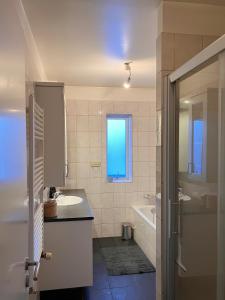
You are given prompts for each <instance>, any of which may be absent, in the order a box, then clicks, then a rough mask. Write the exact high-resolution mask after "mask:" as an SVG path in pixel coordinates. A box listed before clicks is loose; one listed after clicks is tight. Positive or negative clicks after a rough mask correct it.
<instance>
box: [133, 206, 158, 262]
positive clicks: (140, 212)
mask: <svg viewBox="0 0 225 300" xmlns="http://www.w3.org/2000/svg"><path fill="white" fill-rule="evenodd" d="M133 209H134V239H135V241H136V242H137V244H138V245H139V246H140V247H141V249H142V251H143V252H144V253H145V255H146V256H147V257H148V259H149V260H150V261H151V263H152V264H153V265H154V267H156V209H155V206H153V205H145V206H143V205H142V206H138V205H134V206H133Z"/></svg>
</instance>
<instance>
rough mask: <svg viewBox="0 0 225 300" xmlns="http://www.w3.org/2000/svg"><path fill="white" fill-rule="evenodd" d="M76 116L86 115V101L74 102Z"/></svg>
mask: <svg viewBox="0 0 225 300" xmlns="http://www.w3.org/2000/svg"><path fill="white" fill-rule="evenodd" d="M75 113H76V115H86V116H87V115H88V101H76V102H75Z"/></svg>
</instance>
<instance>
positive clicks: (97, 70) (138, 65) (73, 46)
mask: <svg viewBox="0 0 225 300" xmlns="http://www.w3.org/2000/svg"><path fill="white" fill-rule="evenodd" d="M155 1H156V0H23V5H24V8H25V11H26V14H27V17H28V20H29V23H30V26H31V29H32V32H33V35H34V38H35V41H36V43H37V47H38V50H39V53H40V56H41V59H42V62H43V65H44V68H45V71H46V75H47V78H48V80H52V81H63V82H65V83H66V84H67V85H80V86H122V84H123V82H124V81H125V79H126V77H127V72H126V71H125V68H124V65H123V63H124V62H126V61H133V63H132V86H133V87H153V88H154V87H155V82H156V27H157V20H156V3H155Z"/></svg>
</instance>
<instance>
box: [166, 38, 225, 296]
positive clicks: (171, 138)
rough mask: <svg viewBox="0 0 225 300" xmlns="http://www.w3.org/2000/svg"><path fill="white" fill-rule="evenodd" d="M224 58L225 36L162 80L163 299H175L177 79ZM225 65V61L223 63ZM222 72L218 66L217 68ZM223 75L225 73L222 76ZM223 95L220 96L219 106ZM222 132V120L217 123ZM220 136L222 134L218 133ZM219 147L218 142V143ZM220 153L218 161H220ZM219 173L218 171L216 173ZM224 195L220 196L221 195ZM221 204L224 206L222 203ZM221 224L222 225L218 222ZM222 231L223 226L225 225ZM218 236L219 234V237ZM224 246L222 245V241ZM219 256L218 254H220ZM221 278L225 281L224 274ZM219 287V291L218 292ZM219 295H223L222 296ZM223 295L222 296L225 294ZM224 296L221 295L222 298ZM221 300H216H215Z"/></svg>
mask: <svg viewBox="0 0 225 300" xmlns="http://www.w3.org/2000/svg"><path fill="white" fill-rule="evenodd" d="M223 55H225V35H224V36H222V37H221V38H219V39H218V40H217V41H215V42H214V43H213V44H211V45H209V46H208V47H207V48H205V49H204V50H203V51H201V52H200V53H199V54H197V55H196V56H194V57H193V58H192V59H191V60H189V61H188V62H187V63H185V64H184V65H183V66H181V67H180V68H178V69H177V70H176V71H175V72H173V73H172V74H170V75H168V76H166V77H164V79H163V92H164V98H163V100H164V112H163V126H162V142H163V151H162V165H163V172H162V182H163V185H162V199H164V201H162V208H161V209H162V217H163V218H164V222H163V228H162V241H163V247H162V258H163V261H164V263H163V268H162V271H163V275H162V282H163V288H164V293H163V294H164V299H165V300H174V299H175V259H176V251H177V250H176V249H177V247H176V243H177V224H176V222H177V221H176V220H177V219H176V214H177V209H178V201H177V199H176V194H177V193H176V181H177V174H176V169H177V163H178V161H177V155H176V154H177V138H178V132H177V126H176V122H177V120H178V116H177V112H178V109H177V82H178V81H179V79H181V78H184V77H185V76H190V75H191V74H192V73H195V72H197V71H198V69H201V68H203V67H204V65H207V64H208V63H210V61H211V60H212V59H214V58H215V57H216V56H218V59H219V62H220V63H221V61H223V60H222V59H221V58H222V56H223ZM224 62H225V59H224ZM220 70H221V66H220ZM224 73H225V72H224ZM223 86H225V80H224V82H222V80H220V86H219V89H220V90H221V88H222V87H223ZM222 95H223V96H225V95H224V94H223V93H221V92H220V96H219V97H220V99H219V101H220V102H221V99H222ZM219 125H220V128H221V117H220V121H219ZM220 135H221V131H220ZM219 143H220V144H221V141H219ZM221 155H222V154H221V153H220V157H221ZM219 159H220V158H219ZM219 172H221V170H219ZM222 195H223V194H222ZM221 199H222V197H221V191H220V190H219V195H218V201H219V203H218V205H219V207H225V203H224V202H225V201H224V199H223V201H222V200H221ZM221 202H223V203H221ZM220 222H221V221H220ZM223 225H224V230H225V222H224V224H223ZM220 235H221V233H220ZM224 244H225V241H224ZM220 252H221V251H220ZM222 272H224V270H223V271H222ZM219 275H220V276H223V277H222V278H224V277H225V274H224V273H223V274H221V270H220V274H219ZM219 290H220V287H218V291H219ZM221 293H222V292H221ZM224 293H225V292H224ZM223 295H224V294H223ZM220 299H223V298H221V297H220V298H218V300H220Z"/></svg>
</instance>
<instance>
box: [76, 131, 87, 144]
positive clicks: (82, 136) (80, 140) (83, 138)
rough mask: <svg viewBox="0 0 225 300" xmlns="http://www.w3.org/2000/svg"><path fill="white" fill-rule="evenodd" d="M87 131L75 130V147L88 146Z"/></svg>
mask: <svg viewBox="0 0 225 300" xmlns="http://www.w3.org/2000/svg"><path fill="white" fill-rule="evenodd" d="M89 139H90V136H89V132H77V135H76V146H77V147H89Z"/></svg>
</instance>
